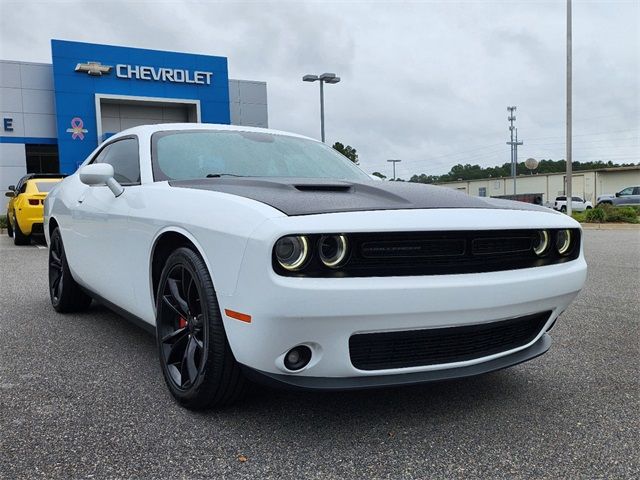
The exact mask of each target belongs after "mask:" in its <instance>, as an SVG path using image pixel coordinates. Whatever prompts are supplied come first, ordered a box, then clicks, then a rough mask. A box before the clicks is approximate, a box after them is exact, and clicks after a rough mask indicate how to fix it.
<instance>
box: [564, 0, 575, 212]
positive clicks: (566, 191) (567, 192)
mask: <svg viewBox="0 0 640 480" xmlns="http://www.w3.org/2000/svg"><path fill="white" fill-rule="evenodd" d="M571 74H572V69H571V0H567V118H566V121H567V132H566V148H567V152H566V153H567V155H566V156H567V171H566V172H565V178H566V186H565V189H564V194H565V196H566V197H567V215H569V216H571V213H572V210H573V198H572V197H571V196H572V195H573V188H572V187H573V185H572V181H573V171H572V169H573V165H572V163H571V162H572V158H571V157H572V152H571V100H572V98H571V96H572V94H571V82H572V78H571Z"/></svg>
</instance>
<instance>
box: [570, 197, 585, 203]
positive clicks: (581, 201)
mask: <svg viewBox="0 0 640 480" xmlns="http://www.w3.org/2000/svg"><path fill="white" fill-rule="evenodd" d="M571 200H572V201H574V202H580V203H583V202H584V200H582V199H581V198H580V197H571Z"/></svg>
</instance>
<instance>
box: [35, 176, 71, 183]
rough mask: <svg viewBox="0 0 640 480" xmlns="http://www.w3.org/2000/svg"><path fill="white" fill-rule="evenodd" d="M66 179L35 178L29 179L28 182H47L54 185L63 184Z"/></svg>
mask: <svg viewBox="0 0 640 480" xmlns="http://www.w3.org/2000/svg"><path fill="white" fill-rule="evenodd" d="M63 178H64V177H56V178H43V177H35V178H29V179H28V180H27V183H33V182H43V183H44V182H47V183H53V182H61V181H62V180H63Z"/></svg>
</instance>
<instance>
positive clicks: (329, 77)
mask: <svg viewBox="0 0 640 480" xmlns="http://www.w3.org/2000/svg"><path fill="white" fill-rule="evenodd" d="M302 81H303V82H320V136H321V138H322V142H323V143H324V84H325V83H338V82H339V81H340V77H336V74H335V73H323V74H322V75H305V76H304V77H302Z"/></svg>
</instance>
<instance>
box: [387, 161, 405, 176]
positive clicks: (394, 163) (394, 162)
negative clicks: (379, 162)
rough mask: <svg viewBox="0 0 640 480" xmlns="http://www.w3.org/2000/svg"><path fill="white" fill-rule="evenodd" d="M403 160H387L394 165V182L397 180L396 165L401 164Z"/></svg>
mask: <svg viewBox="0 0 640 480" xmlns="http://www.w3.org/2000/svg"><path fill="white" fill-rule="evenodd" d="M401 161H402V160H387V162H391V163H393V181H395V180H396V163H398V162H401Z"/></svg>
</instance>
